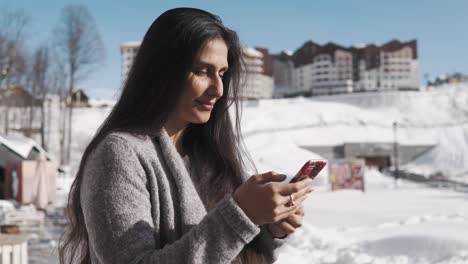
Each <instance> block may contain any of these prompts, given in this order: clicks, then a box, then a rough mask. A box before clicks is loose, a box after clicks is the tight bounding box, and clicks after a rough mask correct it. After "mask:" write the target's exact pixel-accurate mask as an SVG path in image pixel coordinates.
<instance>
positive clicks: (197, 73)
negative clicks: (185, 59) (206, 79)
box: [194, 70, 208, 76]
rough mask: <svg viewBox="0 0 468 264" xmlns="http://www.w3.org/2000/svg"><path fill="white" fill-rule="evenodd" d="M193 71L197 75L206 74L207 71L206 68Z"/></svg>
mask: <svg viewBox="0 0 468 264" xmlns="http://www.w3.org/2000/svg"><path fill="white" fill-rule="evenodd" d="M194 73H195V74H196V75H199V76H206V75H207V74H208V71H206V70H195V71H194Z"/></svg>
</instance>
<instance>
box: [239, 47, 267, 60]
mask: <svg viewBox="0 0 468 264" xmlns="http://www.w3.org/2000/svg"><path fill="white" fill-rule="evenodd" d="M242 51H243V53H244V55H245V56H247V57H254V58H262V57H263V53H261V52H260V51H258V50H256V49H254V48H243V49H242Z"/></svg>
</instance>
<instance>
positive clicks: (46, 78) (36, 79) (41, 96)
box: [29, 46, 51, 148]
mask: <svg viewBox="0 0 468 264" xmlns="http://www.w3.org/2000/svg"><path fill="white" fill-rule="evenodd" d="M49 58H50V55H49V49H48V48H47V47H46V46H40V47H39V48H37V49H36V51H35V52H34V54H33V58H32V64H31V73H30V77H31V95H32V98H31V100H32V102H31V104H30V106H29V107H30V113H29V129H30V130H32V129H33V126H34V119H35V118H34V116H35V115H34V113H35V112H36V111H34V109H35V108H36V107H37V104H38V102H37V100H39V102H40V126H39V129H40V135H41V145H42V146H43V147H44V148H47V145H48V144H47V142H46V139H45V129H46V107H47V104H48V103H47V94H48V93H49V92H50V89H51V87H50V59H49Z"/></svg>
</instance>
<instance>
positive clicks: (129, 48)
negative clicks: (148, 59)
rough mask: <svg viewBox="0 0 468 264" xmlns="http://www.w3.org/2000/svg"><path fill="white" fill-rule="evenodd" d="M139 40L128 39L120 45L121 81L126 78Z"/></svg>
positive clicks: (138, 45) (138, 46) (136, 51)
mask: <svg viewBox="0 0 468 264" xmlns="http://www.w3.org/2000/svg"><path fill="white" fill-rule="evenodd" d="M140 44H141V42H139V41H130V42H125V43H122V44H121V45H120V55H121V56H122V57H121V59H122V83H123V82H124V81H125V80H126V79H127V76H128V73H129V72H130V69H131V67H132V64H133V60H134V59H135V57H136V55H137V53H138V49H139V48H140Z"/></svg>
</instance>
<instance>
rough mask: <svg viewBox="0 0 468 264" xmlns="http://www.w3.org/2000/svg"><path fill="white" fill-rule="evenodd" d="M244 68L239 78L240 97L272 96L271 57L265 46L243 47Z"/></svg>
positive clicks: (258, 97)
mask: <svg viewBox="0 0 468 264" xmlns="http://www.w3.org/2000/svg"><path fill="white" fill-rule="evenodd" d="M242 54H243V59H244V62H245V68H244V69H243V72H244V74H243V76H242V78H241V85H242V89H241V93H240V98H241V99H260V98H271V97H272V96H273V66H272V63H273V62H272V61H273V60H272V57H271V55H270V54H269V53H268V50H267V49H265V48H243V49H242Z"/></svg>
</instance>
